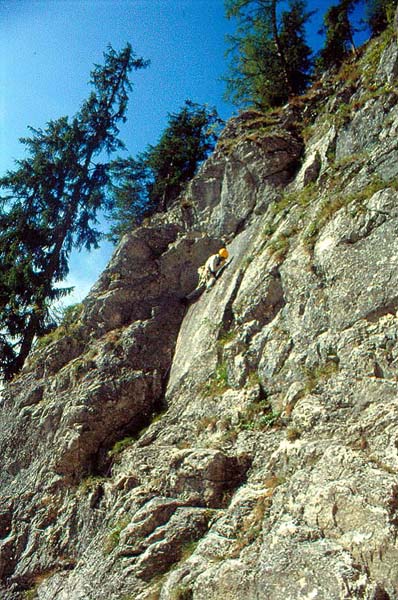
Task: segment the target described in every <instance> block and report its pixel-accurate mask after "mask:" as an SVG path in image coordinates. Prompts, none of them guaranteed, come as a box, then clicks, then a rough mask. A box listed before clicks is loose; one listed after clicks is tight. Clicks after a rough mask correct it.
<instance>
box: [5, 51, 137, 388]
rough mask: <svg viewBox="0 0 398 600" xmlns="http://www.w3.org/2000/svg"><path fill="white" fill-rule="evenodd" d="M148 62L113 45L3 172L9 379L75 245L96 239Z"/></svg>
mask: <svg viewBox="0 0 398 600" xmlns="http://www.w3.org/2000/svg"><path fill="white" fill-rule="evenodd" d="M145 66H146V63H145V61H144V60H143V59H141V58H138V59H137V58H135V55H134V53H133V51H132V48H131V46H130V45H129V44H127V46H126V47H125V48H124V49H123V50H122V51H121V52H119V53H117V52H115V51H114V50H113V48H111V47H109V48H108V51H107V52H106V53H105V54H104V65H103V66H101V65H97V66H95V67H94V69H93V71H92V73H91V85H92V88H93V91H92V92H91V94H90V96H89V97H88V99H87V100H86V101H85V102H84V103H83V104H82V107H81V109H80V110H79V112H77V113H76V115H75V116H74V117H73V118H72V119H71V120H69V118H68V117H61V118H59V119H58V120H56V121H50V122H49V123H48V124H47V126H46V128H45V129H44V130H43V129H33V128H30V130H31V133H32V135H31V137H29V138H24V139H23V140H22V142H23V143H24V144H25V146H26V157H25V158H24V159H23V160H19V161H17V168H16V170H14V171H9V172H8V173H7V174H6V175H5V176H4V177H2V178H1V179H0V188H1V190H2V191H3V192H4V194H5V196H3V197H2V198H1V201H0V262H1V265H2V268H1V272H0V332H1V334H0V350H1V351H0V369H1V370H2V372H3V374H4V376H5V378H6V379H11V378H12V377H13V375H14V374H15V373H17V372H18V371H19V370H20V369H21V367H22V366H23V364H24V362H25V360H26V357H27V356H28V354H29V351H30V349H31V347H32V344H33V342H34V340H35V338H36V337H38V336H39V337H40V336H41V335H43V334H45V333H46V332H47V326H48V321H49V314H50V307H51V304H52V303H53V302H54V301H55V300H58V299H60V298H62V297H63V296H65V295H66V294H67V293H68V292H69V291H70V290H69V289H67V288H60V287H58V283H59V282H60V281H62V280H63V279H65V277H66V275H67V274H68V269H69V267H68V259H69V256H70V253H71V251H72V249H73V248H76V249H81V248H83V247H85V248H86V249H88V250H89V249H91V248H93V247H97V246H98V241H99V239H100V238H101V233H100V232H99V231H98V230H96V229H95V227H94V226H93V224H95V223H96V215H97V213H98V211H99V210H101V209H103V208H104V207H106V205H107V202H108V200H107V195H106V193H105V189H106V185H107V183H108V181H109V175H108V169H109V163H105V162H101V161H102V160H103V158H104V155H106V154H110V153H112V152H113V151H115V150H116V149H117V148H119V147H120V146H121V143H120V141H119V139H118V134H119V129H118V125H119V123H120V122H123V121H124V119H125V113H126V110H127V102H128V92H129V90H130V89H131V84H130V81H129V73H130V71H131V70H132V69H135V70H137V69H142V68H143V67H145Z"/></svg>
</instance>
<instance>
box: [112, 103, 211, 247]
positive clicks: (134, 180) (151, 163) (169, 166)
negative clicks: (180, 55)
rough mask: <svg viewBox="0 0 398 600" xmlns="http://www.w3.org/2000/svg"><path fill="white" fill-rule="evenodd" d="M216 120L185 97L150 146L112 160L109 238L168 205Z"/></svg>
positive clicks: (204, 151) (205, 147)
mask: <svg viewBox="0 0 398 600" xmlns="http://www.w3.org/2000/svg"><path fill="white" fill-rule="evenodd" d="M221 123H222V121H221V119H220V118H219V117H218V115H217V112H216V110H215V109H209V108H208V107H207V106H201V105H199V104H196V103H194V102H191V101H190V100H187V101H186V102H185V105H184V106H183V107H182V108H181V109H180V110H179V111H178V112H177V113H173V114H170V115H169V116H168V124H167V127H166V129H165V130H164V132H163V133H162V135H161V137H160V139H159V141H158V143H157V144H156V145H154V146H149V147H148V148H147V149H146V150H145V151H144V152H142V153H141V154H139V155H138V157H137V158H133V157H129V158H127V159H118V160H117V161H115V162H114V163H113V166H112V174H113V177H112V194H113V198H114V208H113V210H112V211H111V213H110V217H111V219H112V221H113V225H112V227H111V234H110V238H111V240H113V241H114V242H115V241H117V240H118V239H120V237H121V235H123V233H125V232H126V231H128V230H130V229H132V228H133V227H135V226H136V225H138V224H139V223H140V222H141V221H142V219H143V218H144V217H145V216H148V215H150V214H152V213H154V212H159V211H160V212H164V211H166V210H167V209H168V207H169V206H170V204H171V203H172V202H173V201H174V200H176V198H177V197H178V196H179V194H180V193H181V191H182V189H183V187H184V185H185V184H186V183H187V182H188V181H189V180H190V179H192V177H193V176H194V175H195V173H196V171H197V169H198V167H199V165H200V164H201V163H202V162H203V161H204V160H205V159H206V158H207V156H208V155H209V154H210V153H211V152H212V150H213V149H214V146H215V144H216V141H217V134H218V128H219V126H220V125H221Z"/></svg>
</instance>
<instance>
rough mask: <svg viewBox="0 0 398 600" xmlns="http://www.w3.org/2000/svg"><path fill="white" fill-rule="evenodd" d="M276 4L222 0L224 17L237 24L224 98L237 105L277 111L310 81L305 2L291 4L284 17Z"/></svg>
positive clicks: (266, 0) (296, 0)
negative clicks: (274, 107)
mask: <svg viewBox="0 0 398 600" xmlns="http://www.w3.org/2000/svg"><path fill="white" fill-rule="evenodd" d="M279 5H282V3H281V2H280V1H279V0H225V6H226V16H227V17H228V18H236V19H237V33H236V35H234V36H229V38H228V40H229V43H230V49H229V56H230V59H231V62H230V71H229V77H227V78H225V80H226V83H227V91H226V97H227V99H229V100H231V101H232V102H233V103H235V104H237V105H243V106H244V105H253V106H255V107H257V108H259V109H262V110H264V109H267V108H269V107H273V106H279V105H281V104H283V103H284V102H286V101H287V100H288V98H289V97H290V96H293V95H296V94H300V93H302V92H303V91H304V90H305V89H306V87H307V86H308V84H309V82H310V71H311V68H312V59H311V49H310V48H309V46H308V45H307V43H306V41H305V25H306V23H307V22H308V21H309V19H310V17H311V15H312V14H313V13H311V12H307V11H306V2H305V1H304V0H290V2H289V7H288V9H287V10H285V11H282V12H280V11H278V8H279Z"/></svg>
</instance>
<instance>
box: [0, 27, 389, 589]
mask: <svg viewBox="0 0 398 600" xmlns="http://www.w3.org/2000/svg"><path fill="white" fill-rule="evenodd" d="M397 65H398V49H397V45H396V42H395V39H394V36H393V35H392V34H391V32H387V33H386V34H385V35H384V36H383V38H381V39H379V40H375V41H373V42H372V43H371V44H369V46H368V48H366V49H364V50H363V53H362V56H361V57H360V58H359V59H358V61H357V63H356V64H352V65H349V66H346V67H345V71H344V77H343V76H342V75H341V76H336V77H335V78H334V80H333V81H331V80H325V81H324V82H322V84H321V85H320V86H317V87H315V88H314V89H312V90H311V91H310V92H309V93H308V94H307V96H306V97H304V98H301V99H299V100H298V101H296V102H295V103H294V104H291V105H288V106H286V107H284V108H283V109H281V110H280V111H278V112H275V113H273V114H268V115H262V114H259V113H255V112H246V113H243V114H242V115H240V116H239V117H237V118H235V119H232V120H231V121H230V122H229V123H228V125H227V127H226V129H225V131H224V133H223V135H222V136H221V138H220V141H219V144H218V147H217V149H216V152H215V153H214V155H213V156H212V157H211V158H210V159H209V160H208V161H207V162H206V163H205V164H204V165H203V167H202V169H201V171H200V172H199V174H198V175H197V176H196V177H195V179H194V180H193V181H192V182H191V184H190V186H189V188H188V189H187V191H186V193H185V195H184V197H182V198H180V199H179V201H178V202H177V203H176V205H175V206H174V207H173V208H172V210H171V211H170V212H169V213H168V214H167V215H158V216H156V217H154V218H153V219H152V221H151V223H150V224H149V225H147V226H146V227H143V228H141V229H139V230H136V231H135V232H133V233H132V234H131V235H129V236H126V237H125V238H124V239H123V241H122V243H121V244H120V246H119V247H118V249H117V250H116V252H115V255H114V257H113V259H112V260H111V262H110V264H109V266H108V268H107V269H106V270H105V272H104V273H103V275H102V276H101V278H100V279H99V281H98V283H97V284H96V285H95V286H94V288H93V289H92V291H91V292H90V294H89V296H88V297H87V299H86V300H85V301H84V302H83V306H82V310H81V313H80V315H79V316H76V321H75V322H74V323H72V324H71V325H69V326H68V328H65V329H64V331H60V332H58V333H59V334H61V333H63V335H52V336H50V337H49V338H47V340H42V341H41V342H40V343H39V344H38V347H37V349H36V350H35V351H34V352H33V353H32V355H31V356H30V358H29V361H28V363H27V365H26V366H25V368H24V370H23V371H22V373H21V374H20V375H19V376H18V377H17V378H16V379H15V380H14V381H13V382H11V383H10V384H9V385H8V386H7V388H6V389H5V390H4V399H3V402H2V404H1V406H0V410H1V426H0V463H1V470H0V478H1V479H0V481H1V496H0V581H1V584H0V596H1V598H2V600H3V599H4V600H22V599H27V598H31V599H33V598H38V599H39V600H128V599H134V600H155V599H160V600H187V599H192V600H209V599H212V600H221V599H222V600H227V599H230V600H240V599H241V598H248V599H250V600H252V599H253V600H254V599H264V600H271V599H272V600H282V599H283V600H306V599H308V600H309V599H319V600H321V599H322V600H334V599H336V600H343V599H347V598H358V599H365V600H394V599H395V600H397V599H398V569H397V564H398V545H397V533H398V479H397V475H398V422H397V412H398V395H397V362H398V317H397V311H398V292H397V289H398V269H397V266H398V238H397V223H398V208H397V206H398V203H397V200H398V195H397V189H398V180H397V177H398V166H397V165H398V142H397V129H398V102H397V101H398V94H397V92H396V89H397V73H398V68H397ZM350 69H351V70H350ZM225 241H227V242H228V248H229V251H230V255H231V257H232V260H231V262H230V263H229V265H228V267H227V268H226V269H225V271H224V272H223V274H222V276H221V277H220V279H219V280H218V281H217V284H216V285H215V287H214V288H213V289H212V290H211V291H210V292H208V293H204V294H203V295H202V296H201V297H200V298H199V299H198V300H197V301H196V302H195V303H193V304H192V305H190V306H186V304H185V303H184V301H183V299H184V297H185V296H186V294H187V293H189V292H190V291H191V290H192V289H193V288H194V287H195V285H196V279H197V272H196V271H197V268H198V266H199V265H201V264H202V263H203V262H204V260H205V259H206V258H207V256H208V255H209V254H211V253H212V252H214V251H216V250H217V249H218V248H219V245H220V244H221V243H224V242H225ZM46 342H47V343H46Z"/></svg>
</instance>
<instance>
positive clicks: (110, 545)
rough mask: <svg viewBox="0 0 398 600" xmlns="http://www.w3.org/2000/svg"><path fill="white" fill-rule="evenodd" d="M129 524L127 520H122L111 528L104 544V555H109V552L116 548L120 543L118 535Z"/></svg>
mask: <svg viewBox="0 0 398 600" xmlns="http://www.w3.org/2000/svg"><path fill="white" fill-rule="evenodd" d="M129 522H130V521H129V520H128V519H122V520H121V521H118V522H117V523H116V524H115V525H114V526H113V527H112V529H111V531H110V532H109V534H108V535H107V537H106V540H105V543H104V554H111V552H113V550H114V549H115V548H117V546H118V545H119V542H120V534H121V533H122V531H123V529H125V528H126V527H127V525H128V524H129Z"/></svg>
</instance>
